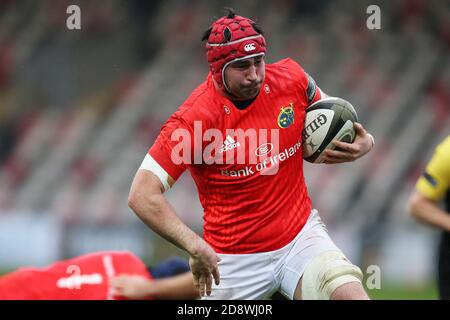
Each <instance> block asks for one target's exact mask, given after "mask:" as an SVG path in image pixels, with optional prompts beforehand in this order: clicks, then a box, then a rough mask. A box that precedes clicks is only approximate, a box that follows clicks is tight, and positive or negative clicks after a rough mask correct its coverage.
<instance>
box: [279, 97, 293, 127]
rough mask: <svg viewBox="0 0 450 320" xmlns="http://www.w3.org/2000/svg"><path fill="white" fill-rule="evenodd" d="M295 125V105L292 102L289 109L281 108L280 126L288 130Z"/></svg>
mask: <svg viewBox="0 0 450 320" xmlns="http://www.w3.org/2000/svg"><path fill="white" fill-rule="evenodd" d="M293 123H294V104H293V103H292V102H291V103H290V104H289V106H287V107H281V111H280V114H279V115H278V126H279V127H280V128H283V129H285V128H287V127H289V126H290V125H291V124H293Z"/></svg>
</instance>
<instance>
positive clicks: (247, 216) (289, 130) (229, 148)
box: [148, 58, 321, 253]
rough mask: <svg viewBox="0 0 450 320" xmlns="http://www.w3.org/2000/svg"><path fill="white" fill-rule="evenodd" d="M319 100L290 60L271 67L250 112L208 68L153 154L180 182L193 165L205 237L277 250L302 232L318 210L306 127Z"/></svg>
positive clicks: (226, 249)
mask: <svg viewBox="0 0 450 320" xmlns="http://www.w3.org/2000/svg"><path fill="white" fill-rule="evenodd" d="M319 99H321V91H320V89H319V88H318V87H316V85H315V83H314V81H313V80H312V78H311V77H309V76H308V75H307V74H306V73H305V72H304V70H303V69H302V68H301V66H300V65H299V64H297V63H296V62H295V61H293V60H292V59H289V58H288V59H284V60H281V61H279V62H277V63H274V64H267V65H266V77H265V80H264V83H263V85H262V87H261V91H260V92H259V94H258V96H257V98H256V99H255V100H254V101H253V102H252V103H251V104H250V105H249V106H248V107H247V108H245V109H244V110H239V109H238V108H236V107H235V106H234V105H233V103H232V102H231V101H230V100H229V99H227V98H226V97H224V96H222V95H221V94H220V93H219V92H218V91H217V90H216V89H215V87H214V84H213V81H212V78H211V74H209V75H208V78H207V80H206V81H205V82H204V83H202V84H201V85H200V86H198V87H197V88H196V89H195V90H194V91H193V93H192V94H191V96H190V97H189V98H188V99H187V100H186V101H185V102H184V103H183V104H182V105H181V107H180V108H179V109H178V111H176V112H175V113H174V114H173V115H172V116H171V117H170V118H169V119H168V121H167V122H166V123H165V124H164V126H163V127H162V129H161V132H160V134H159V136H158V138H157V139H156V141H155V143H154V145H153V146H152V147H151V148H150V149H149V151H148V153H149V155H150V156H151V157H152V158H153V159H154V160H155V161H156V162H157V163H158V164H159V165H160V166H161V167H162V169H164V170H165V171H166V172H167V174H169V175H170V176H171V177H172V178H173V179H175V180H176V179H177V178H178V177H179V176H180V175H181V173H183V171H184V170H185V169H188V170H189V171H190V173H191V175H192V177H193V179H194V181H195V183H196V186H197V189H198V194H199V198H200V202H201V204H202V206H203V209H204V239H205V240H206V241H207V242H208V243H209V244H210V245H211V246H212V247H213V248H214V250H215V251H216V252H218V253H255V252H266V251H272V250H276V249H279V248H281V247H283V246H284V245H286V244H288V243H289V242H290V241H291V240H292V239H293V238H294V237H295V236H296V235H297V233H298V232H299V231H300V230H301V228H302V227H303V225H304V224H305V222H306V220H307V218H308V216H309V213H310V211H311V209H312V205H311V200H310V198H309V196H308V193H307V188H306V184H305V180H304V176H303V158H302V146H301V143H302V141H301V133H302V130H303V126H304V120H305V108H306V107H307V106H308V105H310V104H312V103H314V102H316V101H317V100H319ZM230 129H232V130H231V131H230ZM239 130H240V132H239ZM187 134H189V135H190V136H189V137H187Z"/></svg>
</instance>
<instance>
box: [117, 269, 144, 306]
mask: <svg viewBox="0 0 450 320" xmlns="http://www.w3.org/2000/svg"><path fill="white" fill-rule="evenodd" d="M150 282H151V281H150V280H148V279H147V278H145V277H143V276H140V275H128V274H121V275H119V276H117V277H114V278H112V279H111V280H110V281H109V285H110V286H111V287H112V288H113V289H114V291H115V295H117V296H121V297H124V298H127V299H131V300H140V299H146V298H148V297H149V292H148V288H149V286H150V285H151V283H150Z"/></svg>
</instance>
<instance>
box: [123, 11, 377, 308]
mask: <svg viewBox="0 0 450 320" xmlns="http://www.w3.org/2000/svg"><path fill="white" fill-rule="evenodd" d="M202 40H204V41H206V54H207V59H208V63H209V66H210V73H209V75H208V77H207V79H206V81H205V82H203V83H202V84H200V85H199V86H198V87H197V88H196V89H195V90H194V91H193V93H192V94H191V95H190V96H189V97H188V99H187V100H186V101H185V102H184V103H183V104H182V105H181V107H180V108H179V109H178V111H177V112H175V113H174V114H173V115H172V116H171V117H170V118H169V120H168V121H167V122H166V123H165V124H164V126H163V127H162V129H161V132H160V134H159V136H158V138H157V139H156V141H155V143H154V144H153V146H152V147H151V148H150V149H149V151H148V154H147V155H146V156H145V158H144V160H143V162H142V165H141V167H140V168H139V170H138V172H137V174H136V176H135V179H134V181H133V184H132V187H131V191H130V196H129V205H130V207H131V208H132V209H133V210H134V211H135V213H136V214H137V215H138V216H139V217H140V218H141V219H142V220H143V221H144V222H145V223H146V224H147V225H148V226H149V227H150V228H152V229H153V230H154V231H156V232H158V233H159V234H160V235H162V236H163V237H165V238H166V239H168V240H169V241H171V242H172V243H174V244H176V245H177V246H179V247H180V248H182V249H184V250H186V251H187V252H188V253H189V254H190V266H191V270H192V273H193V275H194V282H195V284H196V286H197V287H198V288H199V290H200V294H201V295H202V296H204V298H213V299H263V298H266V297H269V296H270V295H271V294H272V293H274V292H276V291H279V292H281V293H282V294H283V295H284V296H286V297H287V298H289V299H302V298H303V299H330V298H331V299H367V298H368V297H367V294H366V293H365V291H364V289H363V287H362V285H361V277H362V273H361V271H360V269H359V268H358V267H356V266H354V265H352V264H351V263H350V262H349V261H348V260H347V259H346V258H345V256H344V255H343V254H342V252H341V251H340V250H339V248H337V247H336V246H335V244H334V243H333V242H332V241H331V239H330V238H329V236H328V234H327V231H326V229H325V226H324V224H323V223H322V221H321V220H320V217H319V215H318V213H317V211H316V210H313V207H312V204H311V200H310V198H309V196H308V192H307V188H306V184H305V180H304V176H303V159H302V147H301V143H302V140H301V133H302V130H303V126H304V120H305V109H306V108H307V107H308V106H309V105H311V104H312V103H314V102H316V101H318V100H320V99H321V98H324V97H325V94H324V93H323V92H322V91H321V90H320V88H319V87H318V86H317V85H316V83H315V82H314V80H313V78H312V77H311V76H309V75H308V74H307V73H306V72H305V71H304V70H303V69H302V67H301V66H300V65H299V64H298V63H296V62H295V61H293V60H292V59H290V58H287V59H284V60H281V61H278V62H276V63H274V64H265V61H264V57H265V53H266V42H265V38H264V35H263V32H262V30H261V28H260V27H259V26H258V25H257V24H256V23H254V22H253V21H252V20H250V19H247V18H245V17H241V16H238V15H235V14H234V12H233V11H232V10H231V9H229V13H228V15H227V16H225V17H222V18H220V19H218V20H217V21H215V22H214V23H213V24H212V25H211V27H210V28H209V29H208V30H207V31H206V32H205V33H204V36H203V39H202ZM355 129H356V133H357V136H356V139H355V141H354V142H353V143H352V144H348V143H341V142H336V143H335V144H336V145H337V146H338V147H339V148H340V151H338V150H334V151H331V150H328V151H326V157H325V162H326V163H341V162H349V161H354V160H356V159H358V158H360V157H362V156H363V155H364V154H366V153H367V152H369V151H370V150H371V148H372V147H373V145H374V142H373V137H372V136H371V135H370V134H368V133H367V132H366V130H365V129H364V128H363V127H362V126H361V125H360V124H355ZM186 169H187V170H189V172H190V174H191V176H192V178H193V179H194V181H195V183H196V186H197V189H198V194H199V197H200V202H201V204H202V206H203V209H204V239H202V238H200V237H199V236H198V235H197V234H195V233H194V232H193V231H192V230H191V229H189V228H188V227H187V226H186V225H185V224H184V223H183V222H182V221H181V220H180V219H179V218H178V216H177V215H176V213H175V212H174V210H173V209H172V207H171V206H170V204H169V203H168V202H167V200H166V199H165V197H164V196H163V192H164V191H167V190H168V189H169V188H170V187H171V186H172V185H173V184H174V183H175V181H176V180H177V179H178V177H179V176H180V175H181V174H182V173H183V172H184V171H185V170H186ZM213 280H214V283H213ZM205 294H206V295H205Z"/></svg>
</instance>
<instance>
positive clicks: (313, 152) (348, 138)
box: [302, 97, 358, 163]
mask: <svg viewBox="0 0 450 320" xmlns="http://www.w3.org/2000/svg"><path fill="white" fill-rule="evenodd" d="M357 121H358V115H357V114H356V111H355V109H354V108H353V106H352V105H351V104H350V103H349V102H348V101H346V100H344V99H341V98H336V97H330V98H326V99H322V100H319V101H317V102H316V103H313V104H312V105H311V106H310V107H308V109H306V118H305V126H304V128H303V132H302V142H303V147H302V149H303V158H304V159H305V160H306V161H308V162H312V163H322V162H323V159H322V154H323V152H324V150H326V149H331V150H333V149H335V148H336V146H335V145H334V144H333V143H332V141H333V140H338V141H343V142H348V143H352V142H353V141H354V139H355V136H356V133H355V129H354V127H353V123H355V122H357Z"/></svg>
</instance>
